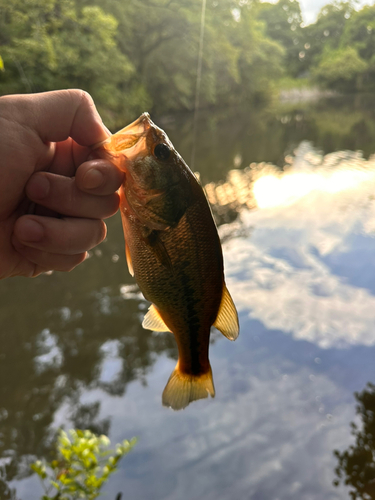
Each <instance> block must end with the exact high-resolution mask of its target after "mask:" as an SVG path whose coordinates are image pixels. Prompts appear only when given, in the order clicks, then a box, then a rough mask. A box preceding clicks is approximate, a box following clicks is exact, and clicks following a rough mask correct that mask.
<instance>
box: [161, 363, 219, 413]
mask: <svg viewBox="0 0 375 500" xmlns="http://www.w3.org/2000/svg"><path fill="white" fill-rule="evenodd" d="M209 394H210V396H211V397H212V398H213V397H215V388H214V382H213V380H212V371H211V367H210V369H209V371H208V372H207V373H204V374H202V375H189V374H188V373H182V372H181V371H180V370H179V368H178V363H177V366H176V368H175V369H174V371H173V373H172V375H171V376H170V377H169V380H168V383H167V385H166V386H165V389H164V391H163V398H162V400H163V405H164V406H169V407H171V408H172V409H173V410H182V409H184V408H186V407H187V405H188V404H189V403H191V402H192V401H196V400H197V399H204V398H207V397H208V395H209Z"/></svg>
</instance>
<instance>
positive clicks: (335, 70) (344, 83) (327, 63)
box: [313, 47, 368, 90]
mask: <svg viewBox="0 0 375 500" xmlns="http://www.w3.org/2000/svg"><path fill="white" fill-rule="evenodd" d="M367 67H368V65H367V63H366V61H364V60H363V59H362V58H361V57H360V56H359V55H358V52H357V51H356V49H355V48H353V47H343V48H341V47H340V48H339V49H336V50H326V51H324V53H323V55H322V57H321V59H320V62H319V64H318V66H317V67H316V68H314V70H313V76H314V77H315V78H316V80H317V81H318V82H319V83H321V84H323V85H324V86H326V87H330V88H335V89H337V90H347V89H348V88H353V89H356V88H357V89H360V88H361V78H362V75H363V73H364V72H365V71H366V70H367Z"/></svg>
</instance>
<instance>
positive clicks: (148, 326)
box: [142, 304, 170, 332]
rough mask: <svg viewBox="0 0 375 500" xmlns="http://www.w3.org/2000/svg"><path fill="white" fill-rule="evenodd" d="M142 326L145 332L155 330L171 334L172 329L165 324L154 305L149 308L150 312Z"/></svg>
mask: <svg viewBox="0 0 375 500" xmlns="http://www.w3.org/2000/svg"><path fill="white" fill-rule="evenodd" d="M142 326H143V328H144V329H145V330H153V331H154V332H170V329H169V328H168V327H167V325H166V324H165V323H164V321H163V318H162V317H161V316H160V313H159V311H158V310H157V309H156V307H155V306H154V304H151V306H150V307H149V308H148V312H147V314H146V316H145V317H144V319H143V323H142Z"/></svg>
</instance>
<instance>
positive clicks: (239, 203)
mask: <svg viewBox="0 0 375 500" xmlns="http://www.w3.org/2000/svg"><path fill="white" fill-rule="evenodd" d="M372 102H373V101H371V99H369V98H368V97H367V98H365V97H360V96H353V97H350V98H349V97H347V98H344V97H336V98H333V99H332V98H331V99H325V100H315V101H312V102H304V103H299V102H284V103H279V104H277V105H276V104H275V105H272V106H270V107H268V108H267V109H261V108H259V109H242V110H241V111H239V110H229V111H228V110H220V111H217V112H215V113H211V112H201V114H200V120H199V126H198V136H197V137H198V138H197V147H196V158H195V164H194V170H195V171H198V172H199V174H200V179H201V182H202V184H203V185H204V186H205V187H206V191H207V195H208V197H209V199H210V202H211V204H212V207H213V212H214V215H215V217H216V220H217V222H218V224H219V232H220V235H221V237H222V241H223V251H224V258H225V269H226V280H227V284H228V288H229V290H230V292H231V294H232V296H233V299H234V301H235V303H236V305H237V308H238V311H239V318H240V328H241V332H240V336H239V338H238V339H237V341H236V342H233V343H232V342H229V341H228V340H227V339H226V338H224V337H223V336H222V335H221V334H219V333H218V332H217V331H214V332H213V335H212V345H211V347H210V360H211V366H212V370H213V374H214V379H215V387H216V397H215V398H214V399H206V400H201V401H198V402H196V403H194V404H191V405H190V406H189V407H188V408H186V409H185V410H184V411H180V412H173V411H172V410H170V409H168V408H164V407H163V406H162V404H161V394H162V391H163V388H164V386H165V384H166V382H167V380H168V377H169V375H170V373H171V372H172V370H173V368H174V366H175V363H176V359H177V350H176V346H175V342H174V339H173V336H172V335H171V334H170V333H156V332H151V331H148V330H143V328H142V326H141V323H142V318H143V316H144V314H145V312H146V311H147V308H148V303H146V301H145V300H144V299H143V297H142V295H141V294H140V292H139V290H138V288H137V286H136V284H135V282H134V280H133V279H132V277H131V276H130V275H129V273H128V271H127V267H126V261H125V256H124V241H123V235H122V229H121V221H120V218H119V216H118V214H117V215H116V216H115V217H113V218H112V219H110V220H109V221H108V237H107V239H106V241H105V242H103V243H102V244H101V245H100V246H99V247H97V248H96V249H94V250H93V251H92V252H91V253H90V258H89V259H88V260H87V261H86V262H85V263H84V264H83V265H81V266H79V267H78V268H77V269H76V270H74V271H73V272H71V273H69V274H62V273H53V274H51V275H43V276H40V277H38V278H36V279H33V280H27V279H23V278H14V279H9V280H5V281H2V282H0V304H1V306H0V339H1V352H0V457H1V458H0V465H1V466H2V473H1V474H0V479H1V482H0V497H1V491H3V495H4V498H7V497H6V496H5V495H6V493H5V491H6V488H7V487H6V486H5V479H7V485H8V487H10V488H13V489H14V488H15V489H16V492H17V498H19V499H21V500H36V499H39V498H40V496H41V488H40V485H39V483H38V479H37V478H36V477H35V476H31V475H30V469H29V463H30V462H31V461H32V460H33V459H35V456H38V457H43V456H44V457H46V458H47V459H50V449H51V441H52V440H53V436H54V433H55V431H56V429H57V428H59V427H61V426H63V427H64V428H66V429H68V428H71V427H78V428H90V429H93V430H94V431H96V432H104V433H106V434H108V435H109V437H110V439H111V441H112V442H113V443H115V442H118V441H121V440H123V439H125V438H131V437H133V436H137V437H138V443H137V445H136V447H135V448H134V450H133V451H132V452H131V453H130V454H129V455H128V456H126V457H125V458H124V459H123V461H122V462H121V466H120V470H119V471H118V472H117V473H116V474H115V475H114V476H113V477H112V478H111V479H110V481H109V482H108V484H107V486H106V488H105V492H106V497H105V498H109V499H113V500H114V498H115V496H116V494H117V493H118V492H123V499H124V500H125V499H132V500H149V499H153V500H175V499H181V500H184V499H189V500H198V499H202V498H204V499H205V500H211V499H212V500H214V499H215V500H229V499H245V498H246V499H251V500H258V499H259V500H260V499H261V500H276V499H277V500H294V499H295V500H310V499H311V500H312V499H317V500H318V499H323V498H324V499H325V500H328V499H348V498H349V491H350V487H348V486H344V485H343V484H342V483H340V484H339V485H338V486H334V485H333V482H334V481H338V480H339V478H338V474H337V472H335V468H336V467H337V465H338V458H337V457H336V456H335V455H334V450H339V456H342V455H340V454H342V453H343V452H344V451H345V450H349V446H350V445H354V444H355V443H356V442H355V438H356V436H355V435H352V434H351V432H352V428H351V426H350V423H351V422H352V421H355V422H356V423H357V425H358V428H357V431H356V432H357V434H358V433H359V432H360V431H361V430H362V425H363V421H365V423H366V425H367V427H366V435H369V434H371V429H372V428H373V432H374V434H373V435H374V441H372V438H371V439H370V438H368V440H367V442H365V443H364V442H363V439H362V441H361V439H359V440H357V441H358V442H357V443H356V444H355V448H353V450H354V451H353V450H352V452H351V453H352V455H353V456H354V458H353V459H352V462H351V464H349V465H350V466H349V465H348V467H346V468H345V467H344V465H342V467H341V475H342V479H343V480H345V479H346V478H348V481H349V483H350V484H356V485H357V486H354V487H353V488H355V487H356V488H357V490H358V491H359V488H360V487H361V488H362V490H363V488H365V489H364V490H363V491H371V488H372V486H371V485H367V483H366V481H365V480H363V481H362V483H364V484H365V486H359V485H358V481H357V479H358V477H359V476H360V474H361V470H362V469H361V467H364V465H363V464H364V462H365V465H366V467H368V469H366V470H370V469H371V467H374V462H373V461H372V459H371V457H372V453H373V452H374V446H375V424H374V425H373V427H372V428H371V422H372V420H371V418H372V417H371V415H373V414H372V413H371V411H372V410H371V409H372V408H375V391H374V389H373V388H372V386H367V385H366V384H367V383H368V382H373V383H375V363H374V359H375V257H374V256H375V196H374V194H375V159H374V158H372V156H371V155H372V154H373V153H374V152H375V111H374V110H375V107H374V106H373V105H372ZM155 121H156V122H157V123H158V124H160V125H161V126H162V127H163V128H164V129H165V130H166V131H167V133H168V134H169V136H170V138H171V140H172V141H173V142H174V144H175V146H176V148H177V149H178V150H179V152H180V153H181V154H182V156H183V157H185V159H186V160H187V162H188V163H189V162H190V156H191V150H192V135H191V130H192V117H191V116H185V115H181V116H170V117H163V118H160V119H159V120H158V119H157V117H156V118H155ZM362 391H364V392H363V394H362V396H361V395H359V396H358V394H357V397H356V396H355V393H362ZM361 397H362V399H361ZM358 401H365V403H363V404H362V405H361V404H360V405H359V411H358V412H356V406H357V405H358V404H359V403H358ZM369 415H370V417H369ZM366 416H367V417H366ZM366 418H367V420H366ZM369 418H370V423H369ZM371 436H372V434H371ZM371 436H370V437H371ZM356 453H357V454H356ZM364 453H365V454H366V453H367V455H366V457H367V458H366V460H367V461H366V460H365V459H363V456H364V455H363V454H364ZM356 456H358V457H362V458H361V459H359V458H358V460H357V461H356V460H355V457H356ZM369 457H370V458H369ZM342 463H344V462H342ZM345 463H346V462H345ZM353 464H354V465H355V467H354V468H353ZM0 469H1V467H0ZM344 469H345V470H344ZM5 475H6V478H5ZM364 477H365V476H363V477H362V479H363V478H364ZM356 478H357V479H356ZM362 483H361V484H362ZM366 488H368V489H367V490H366ZM357 490H356V491H357ZM8 493H9V492H8ZM362 493H363V492H362ZM1 498H2V497H1ZM364 498H366V497H364ZM369 498H375V497H369Z"/></svg>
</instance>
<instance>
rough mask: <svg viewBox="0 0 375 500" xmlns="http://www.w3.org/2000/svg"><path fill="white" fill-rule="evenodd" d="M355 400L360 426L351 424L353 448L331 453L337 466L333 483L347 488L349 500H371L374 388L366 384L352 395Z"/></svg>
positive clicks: (374, 486)
mask: <svg viewBox="0 0 375 500" xmlns="http://www.w3.org/2000/svg"><path fill="white" fill-rule="evenodd" d="M354 396H355V398H356V400H357V403H358V405H357V415H359V417H360V418H361V421H362V422H361V425H360V426H359V425H357V424H356V423H354V422H352V423H351V427H352V435H353V436H354V437H355V443H354V445H350V446H349V447H348V448H347V449H346V450H344V451H343V452H341V451H338V450H335V452H334V453H335V456H336V457H337V460H338V465H337V467H336V469H335V472H336V475H337V477H338V479H337V480H335V481H334V484H335V486H338V485H339V484H340V482H344V483H345V484H347V485H349V486H350V487H351V489H350V497H351V498H352V499H353V500H357V499H358V500H360V499H362V500H373V499H374V498H375V459H374V454H375V385H374V384H372V383H370V382H369V383H368V384H367V387H366V389H364V390H363V391H362V392H361V393H355V394H354Z"/></svg>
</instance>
